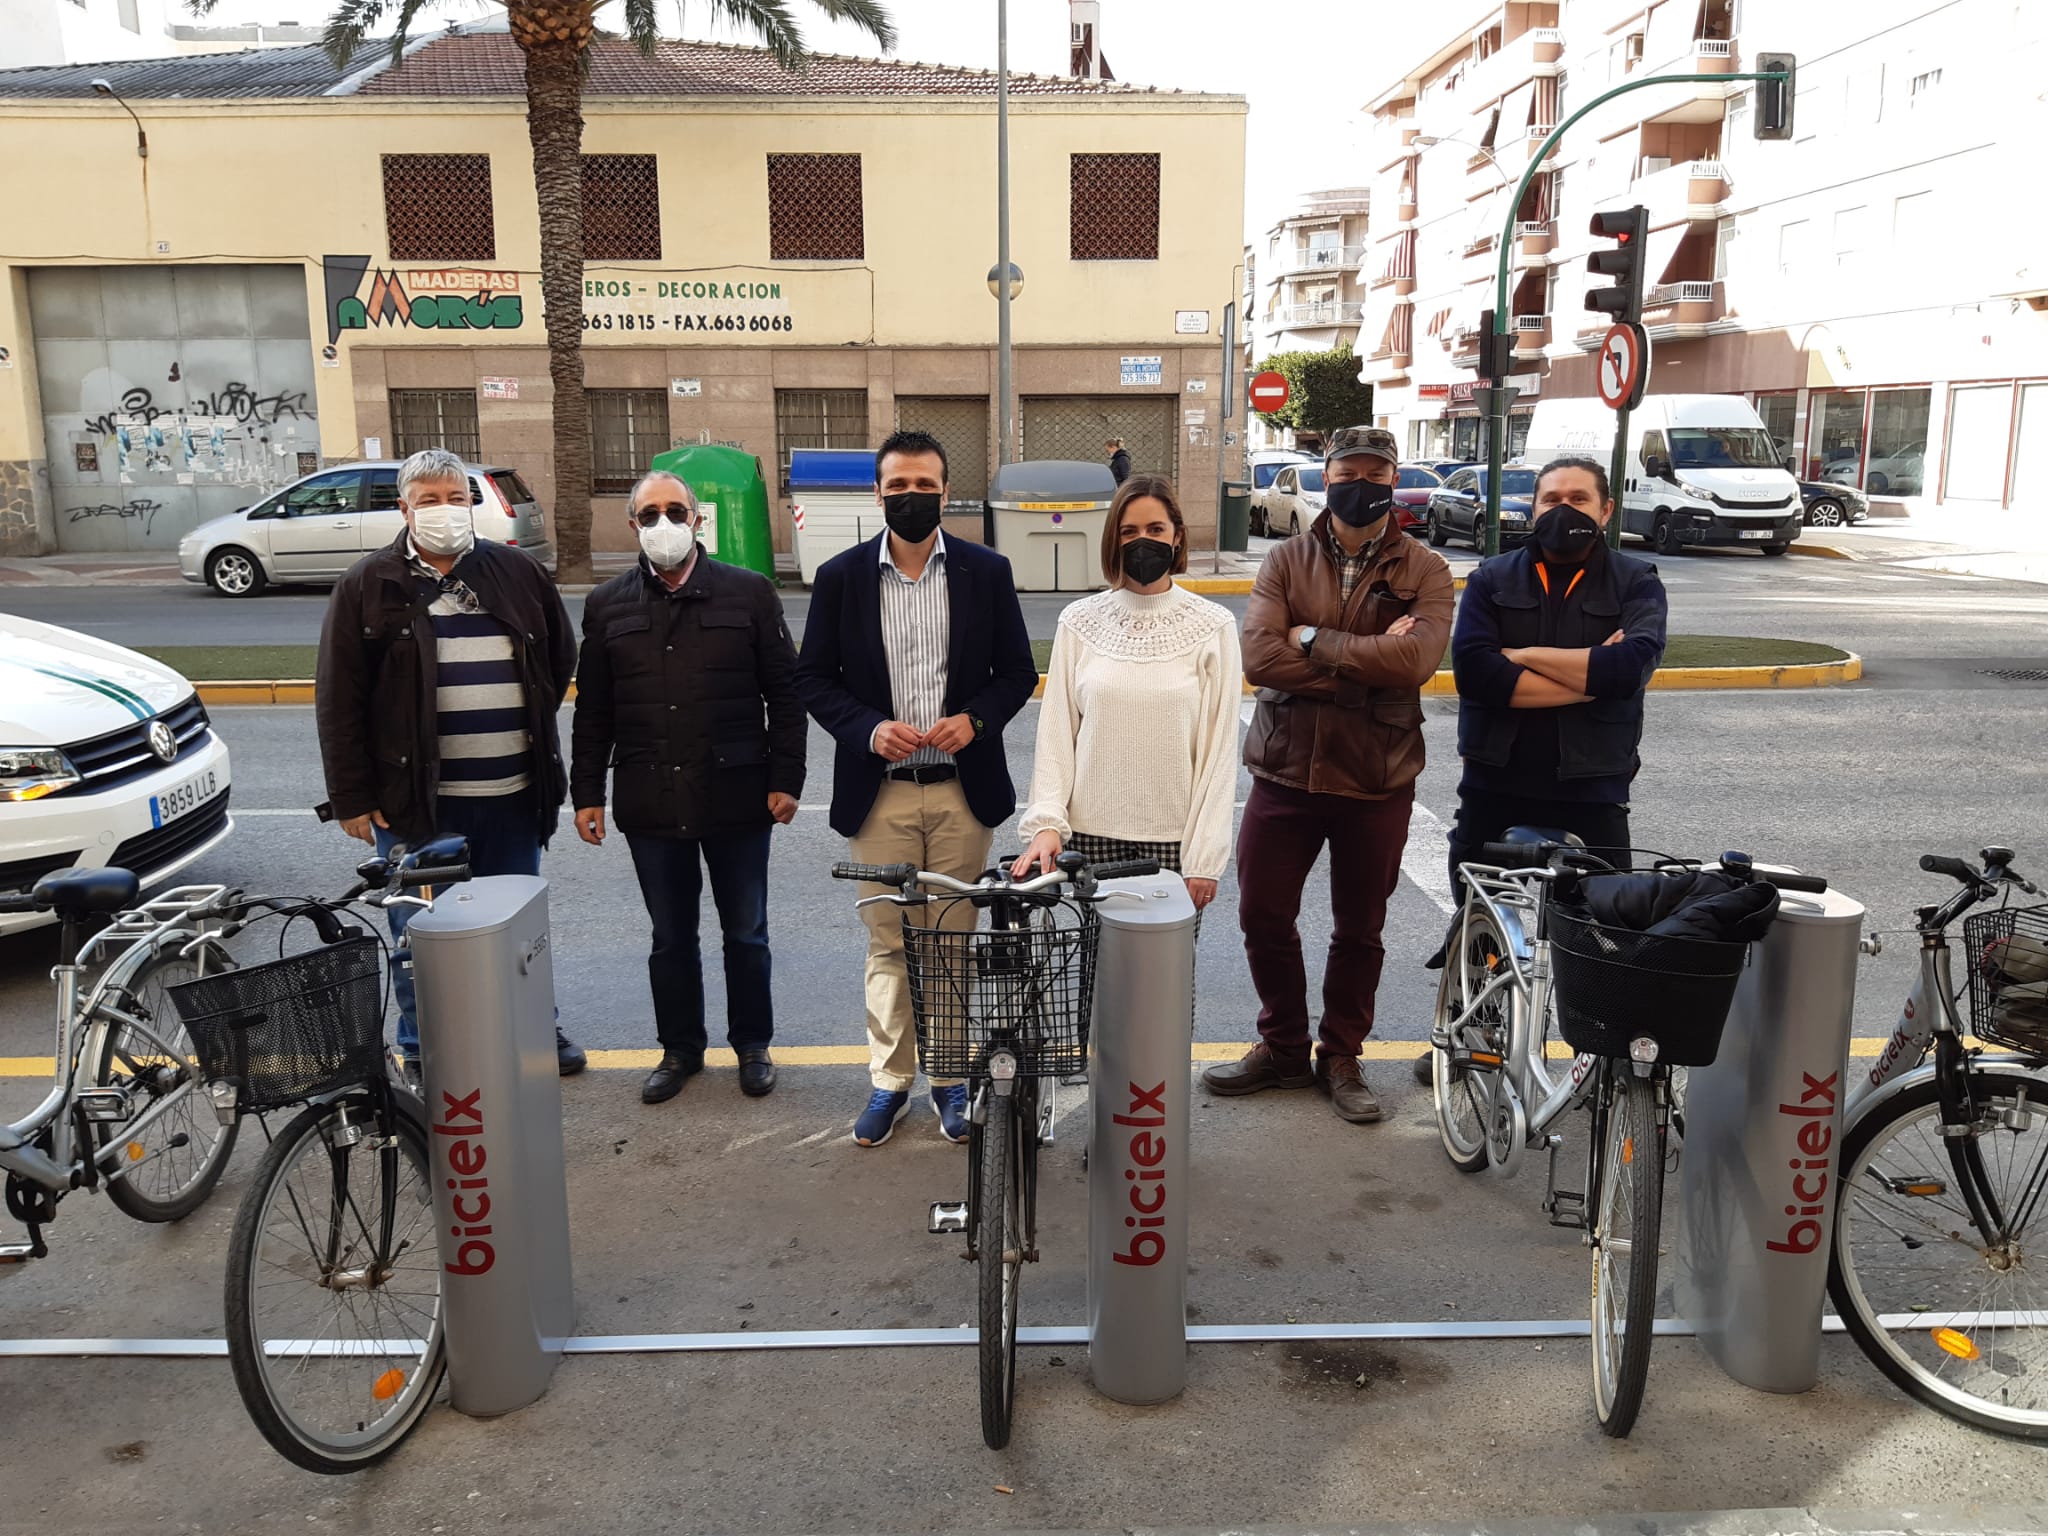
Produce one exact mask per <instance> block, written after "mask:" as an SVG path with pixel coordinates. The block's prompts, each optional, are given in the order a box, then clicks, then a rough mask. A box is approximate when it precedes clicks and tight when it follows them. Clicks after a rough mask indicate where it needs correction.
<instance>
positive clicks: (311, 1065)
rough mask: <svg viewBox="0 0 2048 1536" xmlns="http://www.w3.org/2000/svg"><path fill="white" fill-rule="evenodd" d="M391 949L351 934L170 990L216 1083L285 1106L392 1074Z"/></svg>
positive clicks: (248, 1098) (242, 1099) (253, 1101)
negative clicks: (387, 964)
mask: <svg viewBox="0 0 2048 1536" xmlns="http://www.w3.org/2000/svg"><path fill="white" fill-rule="evenodd" d="M382 950H383V946H382V945H381V944H380V943H379V942H378V941H377V940H376V939H375V938H372V937H368V936H365V937H363V938H359V939H346V940H344V941H342V942H341V943H339V944H330V945H327V946H325V947H323V948H320V949H309V950H307V951H305V952H304V953H303V954H297V955H291V956H288V957H286V958H285V959H282V960H272V961H270V962H268V963H267V964H264V965H252V966H249V967H247V968H245V969H243V970H239V971H224V972H222V973H221V974H220V975H218V976H205V977H201V978H200V979H199V980H197V981H188V982H184V983H182V984H181V985H179V986H175V987H171V988H168V989H167V991H168V993H169V995H170V999H171V1002H172V1003H173V1004H174V1005H175V1006H176V1008H177V1010H178V1016H179V1017H180V1018H181V1019H183V1020H184V1021H185V1030H186V1032H187V1033H188V1034H190V1035H191V1037H192V1043H193V1045H194V1046H195V1047H196V1048H197V1050H198V1052H199V1071H200V1074H201V1075H202V1076H203V1077H205V1079H206V1080H207V1081H208V1082H209V1083H211V1082H221V1081H227V1082H232V1083H234V1084H235V1085H236V1088H237V1092H236V1096H235V1100H236V1107H237V1108H239V1109H243V1110H251V1109H280V1108H282V1107H284V1106H285V1105H288V1104H299V1103H303V1102H304V1101H305V1100H307V1099H310V1098H312V1097H314V1096H315V1095H316V1094H321V1093H325V1092H327V1091H328V1090H329V1089H331V1088H339V1087H343V1086H345V1085H347V1084H349V1083H361V1082H368V1081H369V1080H370V1079H372V1078H374V1077H376V1076H377V1075H378V1074H379V1073H381V1072H382V1071H383V1070H384V1065H383V1061H382V1059H381V1058H382V1056H383V1050H384V972H383V962H382V959H381V955H382Z"/></svg>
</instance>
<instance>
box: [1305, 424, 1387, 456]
mask: <svg viewBox="0 0 2048 1536" xmlns="http://www.w3.org/2000/svg"><path fill="white" fill-rule="evenodd" d="M1354 453H1369V454H1372V455H1373V456H1374V457H1376V458H1382V459H1385V460H1386V461H1387V462H1388V463H1389V464H1399V463H1400V462H1401V450H1400V448H1399V447H1398V446H1396V444H1395V442H1394V434H1393V433H1391V432H1389V431H1388V430H1387V429H1386V428H1385V427H1339V428H1338V429H1337V430H1336V431H1335V432H1333V433H1331V434H1330V443H1329V446H1328V447H1326V448H1325V449H1324V450H1323V462H1324V463H1325V464H1327V463H1329V462H1331V461H1332V460H1333V459H1341V458H1344V457H1346V456H1347V455H1350V454H1354Z"/></svg>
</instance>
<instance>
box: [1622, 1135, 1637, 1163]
mask: <svg viewBox="0 0 2048 1536" xmlns="http://www.w3.org/2000/svg"><path fill="white" fill-rule="evenodd" d="M1621 1160H1622V1162H1623V1163H1624V1164H1627V1163H1633V1162H1634V1161H1635V1160H1636V1139H1635V1137H1633V1136H1624V1137H1622V1138H1621Z"/></svg>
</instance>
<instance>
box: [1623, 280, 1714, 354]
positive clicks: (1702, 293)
mask: <svg viewBox="0 0 2048 1536" xmlns="http://www.w3.org/2000/svg"><path fill="white" fill-rule="evenodd" d="M1727 313H1728V306H1727V302H1726V298H1725V296H1724V294H1723V292H1722V287H1721V284H1720V283H1718V282H1714V281H1707V282H1683V283H1660V284H1658V285H1657V286H1656V287H1655V288H1652V289H1650V290H1649V292H1647V293H1645V294H1644V295H1643V328H1644V329H1645V330H1647V331H1648V332H1649V333H1650V338H1651V340H1653V341H1672V340H1683V339H1686V338H1688V337H1694V336H1704V335H1706V333H1707V327H1708V326H1710V325H1712V324H1713V323H1714V322H1715V321H1716V320H1720V319H1723V318H1725V317H1726V315H1727Z"/></svg>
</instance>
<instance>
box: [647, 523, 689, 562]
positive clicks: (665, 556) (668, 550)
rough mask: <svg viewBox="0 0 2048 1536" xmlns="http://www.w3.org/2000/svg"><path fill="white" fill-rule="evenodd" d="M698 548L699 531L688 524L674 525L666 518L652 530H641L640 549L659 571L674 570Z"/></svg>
mask: <svg viewBox="0 0 2048 1536" xmlns="http://www.w3.org/2000/svg"><path fill="white" fill-rule="evenodd" d="M696 547H697V530H696V529H694V528H692V527H690V526H689V524H687V523H672V522H670V521H669V520H668V519H667V518H665V517H664V518H663V519H662V520H661V521H660V522H658V523H656V524H655V525H654V526H653V527H652V528H642V529H641V530H640V548H641V549H642V550H643V551H645V552H646V555H647V558H648V559H649V560H650V561H652V562H653V564H654V568H655V569H656V570H657V571H672V570H674V569H675V568H676V567H677V566H679V565H681V564H682V563H683V562H684V561H685V560H687V559H689V558H690V551H691V550H693V549H695V548H696Z"/></svg>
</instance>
